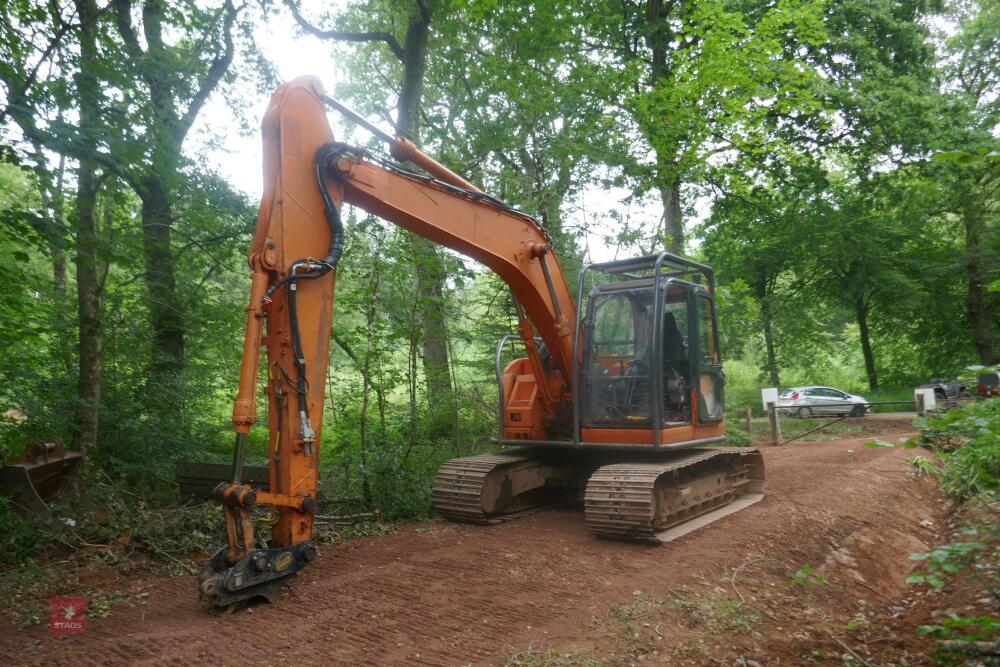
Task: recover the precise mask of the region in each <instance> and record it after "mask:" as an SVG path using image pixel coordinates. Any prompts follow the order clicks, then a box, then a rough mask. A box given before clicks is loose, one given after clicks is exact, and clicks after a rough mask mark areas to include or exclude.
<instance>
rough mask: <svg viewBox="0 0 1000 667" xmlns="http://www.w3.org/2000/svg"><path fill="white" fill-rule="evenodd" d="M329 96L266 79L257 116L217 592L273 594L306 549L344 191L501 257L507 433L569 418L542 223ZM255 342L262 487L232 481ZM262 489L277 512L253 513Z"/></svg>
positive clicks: (558, 292)
mask: <svg viewBox="0 0 1000 667" xmlns="http://www.w3.org/2000/svg"><path fill="white" fill-rule="evenodd" d="M328 104H329V105H331V106H334V107H336V108H341V107H340V105H338V104H337V103H336V102H335V101H333V100H330V99H329V98H327V97H326V95H325V94H324V92H323V89H322V86H321V84H320V82H319V80H318V79H316V78H315V77H302V78H299V79H296V80H294V81H291V82H289V83H287V84H285V85H283V86H281V87H280V88H279V89H278V90H277V91H276V92H275V93H274V95H273V96H272V98H271V102H270V105H269V107H268V110H267V112H266V115H265V117H264V122H263V126H262V133H263V144H264V195H263V199H262V202H261V207H260V213H259V217H258V220H257V230H256V234H255V236H254V239H253V244H252V246H251V249H250V254H249V265H250V268H251V271H252V274H251V287H250V299H249V303H248V306H247V323H246V334H245V337H244V343H243V359H242V365H241V369H240V380H239V391H238V395H237V398H236V401H235V405H234V409H233V423H234V426H235V430H236V447H235V456H234V464H233V475H232V479H231V480H230V481H229V482H225V483H222V484H220V485H219V486H218V487H217V488H216V491H215V496H216V498H217V500H218V501H219V502H220V503H221V504H222V505H223V507H224V509H225V517H226V533H227V545H226V546H225V547H223V548H222V549H220V550H219V551H218V552H217V553H216V554H215V555H214V556H213V557H212V558H211V559H210V560H209V561H208V562H207V563H206V564H205V566H204V567H203V569H202V572H201V574H200V576H199V580H200V589H201V593H202V597H203V598H204V599H206V600H208V601H209V602H210V603H212V604H214V605H216V606H224V605H228V604H230V603H233V602H237V601H240V600H245V599H249V598H251V597H257V596H261V597H265V598H270V597H271V596H272V595H273V594H274V593H275V592H276V591H277V590H278V588H280V586H281V585H282V584H284V583H286V582H287V580H288V579H289V578H290V577H291V576H294V574H295V573H296V572H298V571H299V570H301V569H302V568H303V567H304V566H305V565H306V563H308V562H309V561H310V560H312V558H313V557H314V556H315V553H316V548H315V545H314V543H313V542H312V522H313V514H314V512H315V507H316V485H317V480H318V457H319V443H320V438H321V432H322V415H323V400H324V395H325V394H324V391H325V380H326V369H327V364H328V359H329V339H330V331H331V327H332V323H333V305H334V283H335V275H336V266H337V262H338V261H339V259H340V255H341V253H342V251H343V224H342V222H341V218H340V208H341V206H342V205H343V204H345V203H346V204H352V205H354V206H357V207H359V208H361V209H364V210H366V211H368V212H370V213H373V214H375V215H378V216H380V217H382V218H383V219H385V220H388V221H390V222H392V223H394V224H397V225H399V226H401V227H403V228H405V229H407V230H409V231H411V232H413V233H415V234H418V235H420V236H423V237H425V238H428V239H430V240H432V241H434V242H436V243H438V244H440V245H442V246H445V247H447V248H451V249H453V250H455V251H458V252H460V253H462V254H464V255H466V256H468V257H471V258H472V259H475V260H477V261H479V262H481V263H482V264H484V265H486V266H487V267H489V268H490V269H492V270H493V271H494V272H496V273H497V275H499V276H500V277H501V278H502V279H503V280H504V281H505V282H506V283H507V284H508V285H509V286H510V288H511V291H512V293H513V295H514V298H515V301H516V303H517V307H518V313H519V319H520V322H519V334H520V336H521V338H522V340H523V341H524V343H525V346H526V349H527V357H526V358H525V359H521V360H518V361H516V362H514V364H512V368H509V369H508V372H509V373H508V374H509V375H510V376H511V378H512V379H511V380H510V382H511V384H513V382H514V378H516V379H517V381H518V382H520V385H519V388H518V391H517V392H516V394H517V397H516V398H518V399H519V400H521V401H522V403H524V404H526V405H527V408H526V409H523V410H519V411H518V417H522V416H523V420H521V419H519V422H520V424H523V427H522V426H515V427H513V428H511V430H512V431H514V434H513V435H514V436H517V437H521V438H541V437H545V436H546V435H549V436H553V435H556V434H559V433H566V432H568V431H569V430H570V428H571V425H570V423H569V415H570V414H571V413H572V396H571V395H570V387H571V386H572V373H573V372H574V363H573V340H572V339H573V326H574V323H575V319H576V306H575V304H574V301H573V298H572V294H571V292H570V289H569V286H568V284H567V282H566V279H565V276H564V274H563V272H562V270H561V268H560V266H559V262H558V259H557V258H556V255H555V252H554V250H553V248H552V245H551V243H550V240H549V238H548V235H547V234H546V232H545V230H544V229H543V228H542V227H541V226H540V225H539V224H538V223H537V222H536V221H535V220H534V219H532V218H531V217H530V216H528V215H526V214H524V213H521V212H519V211H517V210H515V209H513V208H511V207H510V206H508V205H506V204H504V203H503V202H501V201H499V200H496V199H494V198H492V197H490V196H489V195H486V194H484V193H483V192H481V191H480V190H478V189H477V188H475V186H473V185H472V184H471V183H468V182H467V181H465V180H464V179H462V178H461V177H459V176H458V175H456V174H454V173H453V172H451V171H449V170H448V169H447V168H445V167H444V166H442V165H440V164H439V163H437V162H435V161H434V160H432V159H431V158H429V157H428V156H426V155H425V154H423V153H421V152H420V151H419V150H417V148H416V147H415V146H414V145H413V144H412V143H411V142H409V141H408V140H407V139H405V138H402V137H400V138H393V137H389V136H388V135H384V134H383V133H381V132H377V130H376V133H377V134H379V136H381V137H382V138H384V139H386V140H387V141H390V142H391V153H392V155H393V156H394V157H396V158H397V159H399V160H402V161H405V162H406V163H408V164H409V165H415V166H416V167H419V168H420V169H421V170H422V172H423V173H421V172H418V171H415V170H413V169H412V168H411V167H409V166H403V165H401V164H397V163H393V162H389V161H386V160H382V159H379V158H377V157H375V156H372V155H370V154H368V153H367V152H365V151H363V150H360V149H356V148H351V147H349V146H347V145H345V144H338V143H336V142H335V141H334V140H333V134H332V132H331V130H330V127H329V124H328V122H327V118H326V109H327V105H328ZM355 120H359V121H360V122H364V121H363V119H358V118H357V117H355ZM373 129H374V128H373ZM536 335H537V336H538V337H540V338H541V340H542V341H543V342H544V344H545V347H546V348H547V357H548V358H547V359H543V352H542V351H541V350H539V348H538V346H537V344H536V339H535V337H536ZM262 347H266V352H267V354H266V366H265V369H264V370H265V372H264V377H265V383H266V393H267V396H268V401H267V404H268V426H269V441H268V455H269V469H270V474H271V479H270V482H271V491H270V492H262V491H257V490H255V489H253V488H251V487H250V486H249V485H248V484H244V483H243V482H242V467H243V458H244V452H245V448H246V440H247V434H248V433H249V431H250V428H251V427H252V426H253V424H254V423H255V422H256V405H257V383H258V378H259V376H260V360H261V348H262ZM510 393H514V392H510ZM525 397H528V398H527V401H525ZM258 505H261V506H269V507H270V508H271V512H270V514H269V515H266V516H264V517H261V518H258V519H256V520H255V519H254V514H253V510H254V507H256V506H258ZM262 523H263V524H270V526H271V531H270V533H271V535H270V538H269V539H267V540H265V539H263V538H259V537H258V536H257V532H258V527H259V525H260V524H262Z"/></svg>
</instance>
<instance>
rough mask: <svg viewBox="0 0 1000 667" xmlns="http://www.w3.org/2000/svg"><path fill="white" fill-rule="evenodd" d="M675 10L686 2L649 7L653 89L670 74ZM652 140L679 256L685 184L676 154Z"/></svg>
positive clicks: (667, 240)
mask: <svg viewBox="0 0 1000 667" xmlns="http://www.w3.org/2000/svg"><path fill="white" fill-rule="evenodd" d="M674 10H676V11H677V12H678V13H680V12H683V4H681V5H676V4H675V3H673V2H668V3H667V4H666V6H664V3H663V0H648V2H647V3H646V6H645V26H646V28H647V30H648V32H647V33H646V35H645V36H644V38H645V41H646V46H647V47H648V48H649V50H650V53H651V56H652V58H651V60H650V73H649V81H650V86H651V87H652V88H656V87H657V86H660V85H662V82H663V80H664V79H666V78H667V76H668V75H669V74H670V71H669V70H670V67H669V65H668V61H667V53H668V49H670V48H671V46H670V43H671V40H673V38H674V34H673V30H672V29H671V26H670V22H669V21H668V17H669V15H670V13H671V12H672V11H674ZM649 139H650V142H651V143H652V144H653V146H654V150H656V170H657V173H656V178H657V179H658V180H659V182H660V186H659V191H660V201H661V202H662V203H663V240H664V246H665V247H666V249H667V251H668V252H672V253H675V254H678V255H679V254H681V253H683V252H684V216H683V214H682V213H681V184H680V182H679V181H678V180H677V179H676V178H673V177H672V175H675V174H676V167H675V165H674V163H673V160H674V158H675V156H674V155H672V154H669V152H668V151H665V150H663V149H662V148H657V142H655V141H653V137H649ZM661 151H663V152H662V153H661Z"/></svg>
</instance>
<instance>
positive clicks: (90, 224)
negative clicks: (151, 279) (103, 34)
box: [0, 0, 109, 451]
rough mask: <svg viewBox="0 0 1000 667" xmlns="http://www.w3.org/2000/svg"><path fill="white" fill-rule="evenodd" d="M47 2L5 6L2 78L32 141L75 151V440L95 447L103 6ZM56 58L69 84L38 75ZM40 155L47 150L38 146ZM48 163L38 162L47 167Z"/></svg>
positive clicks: (86, 1)
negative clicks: (73, 117)
mask: <svg viewBox="0 0 1000 667" xmlns="http://www.w3.org/2000/svg"><path fill="white" fill-rule="evenodd" d="M48 9H49V11H47V12H42V13H39V12H36V11H33V10H32V8H29V7H25V6H8V7H7V8H6V9H4V10H3V11H2V13H0V30H2V31H3V34H4V40H3V41H4V44H5V45H6V52H5V53H4V57H3V59H2V62H3V65H2V67H0V79H2V81H3V83H4V87H5V92H6V95H7V106H6V108H5V109H4V115H5V116H9V117H11V118H12V119H13V120H14V122H16V123H17V125H18V127H19V128H20V130H21V132H22V133H23V134H24V136H25V137H27V138H28V139H29V140H30V141H31V142H32V143H33V144H34V145H36V146H38V147H43V148H45V149H47V150H50V151H53V152H55V153H58V154H62V155H66V156H70V157H72V158H74V159H76V160H77V163H78V166H77V169H76V180H77V188H76V200H75V205H74V236H75V240H76V246H77V248H76V250H77V252H76V260H75V266H76V290H77V315H78V318H77V319H78V323H79V331H80V336H79V373H78V383H77V403H76V408H75V411H74V412H75V420H74V434H73V436H74V437H73V441H74V444H75V445H76V446H78V447H79V448H80V449H82V450H83V451H91V450H93V449H95V447H96V444H97V433H98V423H99V405H100V391H101V373H102V367H101V344H102V332H101V284H100V280H99V278H98V250H97V241H96V239H97V220H96V216H95V204H96V198H97V190H98V175H97V172H98V170H99V169H100V168H101V167H104V168H108V166H109V165H108V161H107V158H106V156H105V155H102V153H101V150H100V149H101V147H102V145H106V144H104V142H102V139H103V136H102V135H103V132H102V130H103V123H102V114H101V112H100V106H101V103H102V100H103V95H102V92H101V88H100V85H99V82H98V71H97V69H98V66H99V65H98V64H99V62H100V60H99V57H100V56H99V51H98V35H99V32H100V31H99V22H100V20H101V12H100V10H99V9H98V7H97V4H96V2H94V0H75V2H74V4H73V6H72V10H71V12H69V14H68V15H67V12H66V10H64V9H63V8H62V7H60V6H58V5H51V6H50V7H49V8H48ZM35 31H37V33H36V32H35ZM32 34H38V35H39V38H38V39H37V40H32V39H29V38H26V36H30V35H32ZM74 40H75V43H74ZM39 44H44V45H45V46H44V47H40V46H39ZM74 47H75V48H74ZM54 60H58V61H59V63H60V65H61V66H62V67H63V68H66V69H67V70H68V71H70V72H73V73H74V74H73V75H72V78H71V83H70V80H57V81H55V82H43V81H40V77H41V76H42V74H41V73H42V71H43V69H44V68H47V67H48V66H49V65H50V64H51V63H52V62H53V61H54ZM46 84H54V85H46ZM70 99H75V100H77V101H78V108H77V109H76V110H75V111H76V113H77V115H78V122H77V124H76V125H75V126H74V125H72V124H70V123H68V122H66V120H65V112H66V111H67V110H69V109H70V106H69V104H70V102H69V100H70ZM53 109H56V110H57V114H56V115H57V118H56V119H55V120H56V122H45V123H40V122H39V121H40V120H44V119H45V114H46V112H51V111H52V110H53ZM36 155H39V156H41V155H42V154H41V152H40V151H38V150H36ZM46 167H47V165H46V164H41V165H39V168H42V169H44V168H46Z"/></svg>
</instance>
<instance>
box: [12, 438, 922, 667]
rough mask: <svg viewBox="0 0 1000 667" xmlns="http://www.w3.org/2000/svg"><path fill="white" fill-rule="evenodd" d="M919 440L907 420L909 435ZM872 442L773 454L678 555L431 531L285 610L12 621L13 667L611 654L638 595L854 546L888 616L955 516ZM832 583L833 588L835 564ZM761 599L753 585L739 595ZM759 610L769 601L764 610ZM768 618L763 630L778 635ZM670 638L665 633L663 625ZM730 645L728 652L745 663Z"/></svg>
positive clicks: (329, 558) (395, 544)
mask: <svg viewBox="0 0 1000 667" xmlns="http://www.w3.org/2000/svg"><path fill="white" fill-rule="evenodd" d="M886 430H887V431H889V432H893V430H894V429H893V428H892V427H891V425H887V427H886ZM903 430H905V427H904V426H901V425H898V424H897V425H895V433H897V434H898V433H900V432H901V431H903ZM865 440H866V438H858V439H853V440H842V441H837V442H828V443H822V444H820V443H799V444H796V445H789V446H786V447H783V448H767V447H765V448H763V450H764V455H765V459H766V464H767V475H768V481H767V497H766V498H765V500H763V501H762V502H760V503H758V504H757V505H755V506H753V507H751V508H750V509H748V510H745V511H743V512H739V513H737V514H735V515H732V516H730V517H727V518H725V519H723V520H722V521H720V522H718V523H716V524H714V525H713V526H712V527H710V528H708V529H705V530H701V531H697V532H695V533H693V534H690V535H688V536H686V537H684V538H682V539H681V540H679V541H678V542H675V543H673V544H671V545H668V546H664V547H647V546H639V545H628V544H618V543H612V542H606V541H600V540H596V539H594V538H592V537H591V536H590V535H589V534H588V532H587V530H586V528H585V526H584V522H583V516H582V512H577V511H569V510H549V511H545V512H541V513H538V514H534V515H531V516H528V517H525V518H523V519H519V520H516V521H512V522H509V523H506V524H501V525H499V526H493V527H472V526H457V525H453V524H447V523H443V522H440V521H433V522H428V523H425V524H421V525H417V526H406V527H403V528H402V529H400V530H399V531H398V532H395V533H393V534H390V535H385V536H381V537H371V538H362V539H355V540H352V541H349V542H347V543H344V544H339V545H335V546H327V547H324V548H323V549H322V551H321V555H320V557H319V558H318V559H317V561H316V562H315V563H313V565H312V566H311V567H310V568H309V569H308V570H307V571H306V572H305V573H304V574H303V575H302V576H300V577H299V580H298V581H297V582H296V583H295V584H294V586H293V587H292V589H291V591H290V592H288V593H286V594H285V595H284V598H283V600H282V601H280V602H278V603H276V604H272V605H256V606H254V607H253V608H252V609H251V610H250V611H249V612H246V611H244V612H242V613H239V612H238V613H236V614H234V615H231V616H228V617H221V618H218V617H214V616H211V615H208V614H206V613H205V612H203V611H202V610H201V609H200V608H199V605H198V601H197V596H196V591H195V584H194V581H193V578H191V577H177V578H169V577H163V578H156V579H151V580H146V581H137V582H134V585H133V586H132V587H131V589H130V593H129V594H130V595H131V596H132V599H136V598H135V596H136V595H138V594H139V593H140V592H148V598H145V604H143V605H139V604H138V603H126V604H123V605H122V606H119V607H117V608H115V610H114V611H113V612H112V614H111V616H110V617H108V618H104V619H91V620H90V621H89V627H88V632H87V634H86V635H84V636H79V637H53V636H51V635H49V633H48V629H47V628H45V627H36V628H33V629H32V630H30V631H26V632H20V633H18V632H16V631H15V630H13V628H11V627H10V626H7V625H3V626H0V661H2V662H4V663H8V662H10V661H13V662H14V663H16V664H21V663H39V664H42V663H44V664H46V665H52V664H94V665H97V664H117V663H139V664H153V665H189V664H201V663H205V664H208V663H211V664H214V665H242V664H252V663H258V664H344V665H354V664H416V665H461V664H470V663H471V664H497V663H500V664H502V663H503V662H504V660H505V659H506V656H509V655H511V654H514V653H517V652H519V651H524V650H525V649H527V648H529V647H531V648H532V649H539V648H548V647H556V648H564V647H566V648H572V649H574V650H575V649H577V648H580V647H583V648H584V649H585V650H588V651H590V650H596V651H598V652H600V651H601V650H602V642H605V643H607V642H613V641H614V640H613V639H608V638H607V636H608V635H607V633H604V634H603V635H602V633H601V632H597V631H594V630H593V628H595V627H596V626H595V625H594V622H595V621H594V619H601V618H603V617H606V616H607V615H608V611H609V609H611V608H612V607H613V606H614V605H619V604H623V603H629V602H630V601H633V600H634V599H635V596H636V595H637V594H638V591H650V592H652V593H654V594H656V595H665V594H669V593H668V592H669V591H677V590H690V588H689V587H691V586H698V585H699V582H700V581H701V582H704V581H706V577H708V578H709V579H711V578H712V577H717V576H718V574H719V573H725V572H731V571H732V570H733V569H734V568H739V567H740V566H741V565H742V564H746V563H747V562H748V559H750V558H759V559H763V558H766V557H769V556H770V557H773V558H774V559H775V560H774V562H775V563H789V564H792V565H794V564H800V565H805V564H810V563H811V564H812V565H813V566H816V567H820V566H822V564H823V563H825V562H826V563H827V564H828V565H829V567H831V568H834V569H835V568H837V567H839V565H838V564H837V562H848V561H849V560H850V559H851V556H848V561H844V559H842V558H839V557H836V558H834V559H833V560H831V554H833V555H834V556H836V553H835V552H838V550H840V551H844V550H848V551H847V553H850V554H853V557H856V558H858V559H859V560H860V561H861V562H860V563H853V564H851V566H850V568H849V572H846V573H841V574H842V575H843V576H842V577H841V579H842V580H845V581H846V580H850V578H851V577H850V576H848V575H854V578H855V579H858V577H859V576H860V573H861V572H864V576H863V577H862V579H861V580H863V581H864V582H866V586H865V587H864V588H857V589H853V588H852V589H851V590H845V591H844V593H845V595H846V596H847V597H848V598H850V600H851V602H854V600H855V598H857V597H865V598H868V599H870V600H872V604H880V603H881V604H884V603H885V600H889V599H897V598H899V597H900V596H902V595H904V594H905V589H906V586H905V585H903V584H902V579H903V578H904V577H905V575H906V573H907V572H906V568H907V567H908V566H907V565H906V561H905V559H906V554H907V553H908V551H909V550H911V549H914V548H920V547H922V546H924V545H925V544H929V543H930V542H932V541H933V535H931V534H930V529H929V525H930V524H929V523H927V522H928V521H933V522H939V521H940V520H941V517H940V509H939V507H940V505H939V502H938V500H937V498H936V493H935V491H934V488H933V484H932V483H931V482H929V481H926V480H918V479H915V478H914V477H913V476H912V475H911V474H909V466H908V464H907V463H906V460H905V459H906V457H907V456H909V455H911V454H912V452H907V451H905V450H902V449H872V448H866V447H864V446H863V444H862V443H863V442H864V441H865ZM921 521H924V522H925V523H924V525H921ZM873 535H874V537H873ZM886 535H889V536H890V539H888V541H886V537H885V536H886ZM892 535H895V536H897V539H895V540H893V539H891V537H892ZM873 539H874V541H876V542H878V543H879V544H877V545H876V544H874V543H873V544H872V547H871V548H870V549H868V551H869V552H873V553H868V556H870V557H871V558H875V559H876V560H875V561H872V562H875V565H877V566H878V567H876V570H875V571H872V570H871V568H872V567H873V565H872V562H869V561H870V560H871V559H870V558H869V560H868V561H866V560H865V556H864V554H861V555H859V554H858V550H857V549H855V551H854V552H850V551H849V550H850V548H851V545H852V544H853V545H855V547H857V545H858V540H861V542H862V543H866V544H867V543H869V542H872V540H873ZM861 551H864V549H861ZM879 559H882V561H884V562H882V561H879ZM835 561H837V562H835ZM897 563H898V566H897V565H896V564H897ZM845 567H846V566H845ZM866 568H867V569H866ZM791 569H794V567H792V568H791ZM781 571H782V572H787V571H788V570H787V569H786V570H781ZM855 573H858V574H857V575H855ZM761 576H764V575H761ZM782 576H785V577H786V576H787V575H782ZM828 576H831V577H832V576H835V575H834V572H833V570H831V572H829V573H828ZM725 578H726V579H727V580H728V578H729V577H728V576H727V577H725ZM761 581H763V580H761ZM713 582H714V579H713ZM733 582H734V585H735V582H736V575H735V574H734V575H733ZM785 584H787V581H786V582H785ZM785 584H783V585H785ZM713 585H714V583H713ZM770 586H772V587H774V586H775V584H774V583H771V584H770ZM685 587H688V588H685ZM841 588H843V587H838V590H840V589H841ZM716 590H722V589H721V588H717V589H716ZM752 590H753V589H752V586H751V585H748V586H746V587H744V592H741V593H738V594H739V595H740V597H743V595H744V593H745V594H746V595H747V596H749V595H750V592H749V591H752ZM765 590H766V585H765ZM728 594H729V595H733V593H728ZM753 600H758V598H757V597H754V598H753ZM754 604H757V605H758V606H761V605H764V604H765V601H764V598H763V597H762V598H760V600H759V601H758V602H755V603H754ZM817 604H818V603H817ZM763 612H764V614H765V615H767V616H768V618H774V620H775V621H778V620H779V617H778V616H776V615H774V614H772V612H768V610H767V609H764V610H763ZM775 613H776V612H775ZM768 618H764V617H760V622H761V623H763V624H772V621H769V620H768ZM778 629H779V630H780V629H781V628H780V626H778ZM765 634H767V633H765ZM778 634H779V635H780V633H778ZM657 635H660V639H661V640H662V639H663V633H661V632H660V630H659V629H657ZM636 636H638V634H636ZM602 637H604V639H602ZM653 638H654V639H655V637H653ZM667 639H668V640H669V636H668V637H667ZM779 640H780V641H779ZM786 640H787V641H786ZM741 641H742V642H743V644H747V643H754V642H756V645H757V647H758V648H757V649H756V650H759V651H763V654H764V655H767V654H768V652H769V651H774V652H777V653H778V654H783V655H785V656H786V658H785V659H783V660H781V663H782V664H796V659H795V658H794V655H796V653H795V651H796V649H795V647H794V646H792V645H790V644H788V642H792V641H793V640H790V639H788V638H787V637H784V636H782V637H779V636H778V635H775V636H774V637H773V638H772V637H771V635H770V634H768V636H767V637H763V635H761V638H760V639H759V641H758V640H754V639H752V638H747V639H745V640H744V639H741ZM722 642H723V644H724V645H725V646H724V647H723V648H724V652H725V655H728V656H733V655H736V653H741V652H743V651H742V649H740V650H739V651H737V650H736V649H735V648H733V643H732V642H728V641H726V639H725V638H723V640H722ZM768 642H771V643H768ZM775 642H777V643H775ZM793 643H794V642H793ZM661 645H662V644H661ZM604 648H606V649H608V650H611V648H612V647H610V646H604ZM723 648H720V650H723ZM907 650H910V651H912V649H907ZM911 654H912V653H911ZM655 655H660V656H661V659H662V658H664V657H665V654H660V653H656V654H655ZM772 655H774V654H772ZM3 656H6V658H7V659H6V660H4V659H2V657H3ZM757 659H758V660H760V659H761V658H760V657H758V658H757ZM611 662H615V660H611ZM765 662H767V661H766V660H765ZM836 662H837V663H838V664H839V662H840V661H839V660H838V661H836ZM693 664H699V661H698V660H694V661H693ZM725 664H732V658H731V657H730V658H729V662H728V663H725ZM911 664H913V662H912V661H911Z"/></svg>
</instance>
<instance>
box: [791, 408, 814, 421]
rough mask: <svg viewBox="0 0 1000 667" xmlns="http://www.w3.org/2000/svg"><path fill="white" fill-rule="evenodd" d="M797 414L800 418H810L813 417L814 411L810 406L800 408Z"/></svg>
mask: <svg viewBox="0 0 1000 667" xmlns="http://www.w3.org/2000/svg"><path fill="white" fill-rule="evenodd" d="M795 414H796V415H798V417H799V419H809V418H810V417H812V414H813V411H812V410H810V409H809V408H799V410H798V412H796V413H795Z"/></svg>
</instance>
